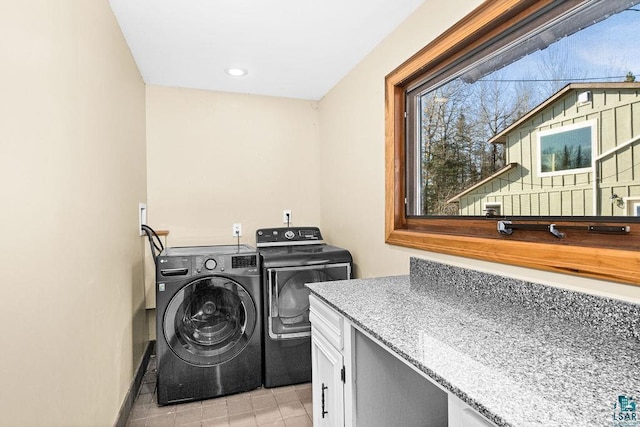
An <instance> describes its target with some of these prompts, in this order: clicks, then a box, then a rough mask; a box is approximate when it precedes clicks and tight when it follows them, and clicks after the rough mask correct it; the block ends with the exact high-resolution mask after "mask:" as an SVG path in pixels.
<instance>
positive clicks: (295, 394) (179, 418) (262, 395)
mask: <svg viewBox="0 0 640 427" xmlns="http://www.w3.org/2000/svg"><path fill="white" fill-rule="evenodd" d="M155 384H156V365H155V358H154V357H152V358H151V361H150V362H149V367H148V368H147V373H146V374H145V376H144V379H143V381H142V386H141V387H140V392H139V394H138V397H137V398H136V401H135V403H134V406H133V408H132V410H131V414H130V415H129V420H128V421H127V427H163V426H167V427H175V426H184V427H255V426H260V427H304V426H312V425H313V424H312V421H311V420H312V416H311V407H312V405H311V384H310V383H307V384H297V385H291V386H286V387H278V388H260V389H257V390H252V391H249V392H247V393H240V394H234V395H231V396H223V397H218V398H215V399H208V400H203V401H198V402H190V403H182V404H178V405H167V406H158V404H157V402H158V400H157V396H156V390H155Z"/></svg>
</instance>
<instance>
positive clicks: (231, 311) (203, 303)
mask: <svg viewBox="0 0 640 427" xmlns="http://www.w3.org/2000/svg"><path fill="white" fill-rule="evenodd" d="M156 278H157V279H156V312H157V319H156V320H157V337H156V340H157V342H156V358H157V378H158V384H157V385H158V404H159V405H167V404H170V403H177V402H187V401H192V400H201V399H207V398H211V397H216V396H222V395H226V394H232V393H239V392H243V391H248V390H252V389H255V388H258V387H260V386H261V385H262V344H261V340H262V337H261V330H262V326H261V325H262V299H261V289H260V287H261V282H260V278H261V272H260V257H259V256H258V254H257V252H256V250H255V249H254V248H252V247H250V246H247V245H221V246H198V247H183V248H168V249H165V250H164V251H162V253H160V255H159V256H158V258H157V263H156Z"/></svg>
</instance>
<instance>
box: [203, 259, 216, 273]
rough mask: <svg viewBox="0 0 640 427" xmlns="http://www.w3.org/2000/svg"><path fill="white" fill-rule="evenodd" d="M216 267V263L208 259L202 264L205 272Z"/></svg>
mask: <svg viewBox="0 0 640 427" xmlns="http://www.w3.org/2000/svg"><path fill="white" fill-rule="evenodd" d="M217 265H218V263H217V262H216V260H215V259H213V258H209V259H208V260H206V261H205V262H204V268H206V269H207V270H213V269H214V268H216V266H217Z"/></svg>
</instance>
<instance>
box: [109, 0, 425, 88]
mask: <svg viewBox="0 0 640 427" xmlns="http://www.w3.org/2000/svg"><path fill="white" fill-rule="evenodd" d="M424 1H425V0H110V3H111V8H112V9H113V12H114V13H115V16H116V18H117V20H118V23H119V24H120V27H121V28H122V32H123V34H124V36H125V38H126V40H127V43H128V45H129V47H130V49H131V52H132V54H133V56H134V58H135V61H136V63H137V64H138V68H139V69H140V73H141V74H142V78H143V79H144V81H145V83H148V84H154V85H161V86H174V87H185V88H197V89H207V90H216V91H225V92H236V93H249V94H256V95H270V96H281V97H290V98H301V99H311V100H318V99H320V98H322V97H323V96H324V95H325V94H326V93H327V92H328V91H329V90H330V89H331V88H332V87H333V86H334V85H335V84H336V83H338V81H340V79H341V78H342V77H344V76H345V75H346V74H347V73H348V72H349V71H350V70H351V69H352V68H353V67H354V66H355V65H356V64H357V63H358V62H359V61H360V60H362V59H363V58H364V57H365V56H366V55H367V54H368V53H369V52H370V51H371V50H372V49H373V48H374V47H375V46H376V45H377V44H378V43H380V41H382V40H383V39H384V38H385V37H386V36H387V35H388V34H389V33H391V32H392V31H393V30H394V29H395V28H396V27H397V26H398V25H399V24H400V23H401V22H402V21H403V20H404V19H405V18H406V17H407V16H409V15H410V14H411V13H412V12H413V11H414V10H415V9H416V8H417V7H418V6H419V5H420V4H422V3H423V2H424ZM229 67H240V68H244V69H246V70H248V74H247V75H246V76H244V77H231V76H229V75H227V74H226V73H225V69H227V68H229Z"/></svg>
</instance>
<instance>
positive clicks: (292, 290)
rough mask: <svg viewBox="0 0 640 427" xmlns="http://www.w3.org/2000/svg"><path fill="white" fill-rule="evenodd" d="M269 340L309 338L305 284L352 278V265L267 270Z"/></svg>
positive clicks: (307, 299)
mask: <svg viewBox="0 0 640 427" xmlns="http://www.w3.org/2000/svg"><path fill="white" fill-rule="evenodd" d="M267 276H268V277H267V292H268V293H269V295H268V297H267V301H268V307H267V312H268V316H269V317H268V322H267V326H268V328H269V336H270V337H271V338H274V339H288V338H300V337H308V336H311V323H310V322H309V288H307V287H306V286H305V283H315V282H329V281H333V280H345V279H350V278H351V264H349V263H339V264H338V263H336V264H325V265H317V266H315V265H314V266H299V267H284V268H269V269H267Z"/></svg>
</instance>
